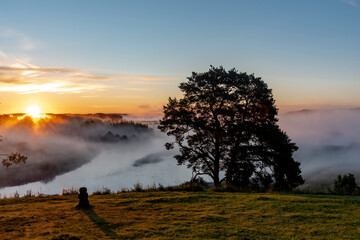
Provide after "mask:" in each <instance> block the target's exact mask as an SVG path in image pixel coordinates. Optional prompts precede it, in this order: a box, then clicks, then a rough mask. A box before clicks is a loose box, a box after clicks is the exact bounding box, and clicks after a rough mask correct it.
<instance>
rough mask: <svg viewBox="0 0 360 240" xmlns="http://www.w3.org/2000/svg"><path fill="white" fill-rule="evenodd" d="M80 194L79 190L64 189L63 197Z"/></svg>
mask: <svg viewBox="0 0 360 240" xmlns="http://www.w3.org/2000/svg"><path fill="white" fill-rule="evenodd" d="M78 194H79V190H78V189H76V188H74V187H72V188H70V189H66V188H63V190H62V195H63V196H65V195H78Z"/></svg>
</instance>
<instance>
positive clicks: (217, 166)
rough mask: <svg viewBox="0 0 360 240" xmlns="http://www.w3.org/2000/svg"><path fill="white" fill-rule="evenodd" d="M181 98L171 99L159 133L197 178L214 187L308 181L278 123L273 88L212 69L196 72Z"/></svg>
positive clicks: (257, 80) (286, 184) (245, 76)
mask: <svg viewBox="0 0 360 240" xmlns="http://www.w3.org/2000/svg"><path fill="white" fill-rule="evenodd" d="M179 88H180V90H181V91H182V92H183V94H184V95H183V97H182V98H181V99H176V98H171V97H170V98H169V102H168V104H167V105H165V106H164V117H163V119H162V120H161V121H160V125H159V129H160V130H161V131H163V132H166V133H167V134H168V135H169V136H174V141H173V142H169V143H166V145H165V146H166V148H167V149H171V148H173V147H174V144H176V145H177V146H178V147H179V150H180V153H179V154H178V155H175V158H176V159H177V161H178V164H186V165H187V166H188V167H189V168H192V170H193V172H194V174H195V175H194V177H197V176H199V175H209V176H210V177H211V178H212V179H213V181H214V185H215V186H219V185H220V184H222V183H224V182H225V183H226V184H229V185H234V186H239V187H249V186H252V187H261V188H268V187H270V186H272V187H273V188H274V189H276V190H288V189H291V188H293V187H296V186H298V185H300V184H302V183H303V182H304V180H303V178H302V177H301V175H300V174H301V171H300V163H299V162H296V161H295V160H294V159H293V157H292V154H293V153H294V152H295V151H296V150H297V149H298V148H297V146H296V145H295V143H293V142H292V141H291V139H290V138H289V137H288V136H287V135H286V133H285V132H284V131H281V130H280V128H279V126H278V125H277V122H278V119H277V118H276V115H277V113H278V110H277V108H276V106H275V100H274V99H273V95H272V90H271V89H269V88H268V86H267V84H266V83H265V82H264V81H263V80H262V79H261V78H259V77H255V76H254V75H253V74H250V75H249V74H247V73H241V72H238V71H237V70H235V69H231V70H229V71H226V70H225V69H224V68H223V67H213V66H211V68H210V69H209V71H207V72H204V73H196V72H193V73H192V75H191V77H188V81H187V82H183V83H181V84H180V86H179Z"/></svg>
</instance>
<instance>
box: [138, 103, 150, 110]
mask: <svg viewBox="0 0 360 240" xmlns="http://www.w3.org/2000/svg"><path fill="white" fill-rule="evenodd" d="M139 108H142V109H150V108H151V107H150V105H148V104H144V105H139Z"/></svg>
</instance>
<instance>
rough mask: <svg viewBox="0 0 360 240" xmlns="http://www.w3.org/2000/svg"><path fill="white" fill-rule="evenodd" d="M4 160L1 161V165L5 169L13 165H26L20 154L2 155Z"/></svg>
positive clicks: (25, 158)
mask: <svg viewBox="0 0 360 240" xmlns="http://www.w3.org/2000/svg"><path fill="white" fill-rule="evenodd" d="M4 155H5V158H3V160H2V165H3V166H4V167H6V168H9V167H10V166H11V165H13V164H20V163H26V160H27V157H26V156H24V155H21V154H20V153H18V152H16V153H11V154H3V156H4Z"/></svg>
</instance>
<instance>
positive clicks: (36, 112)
mask: <svg viewBox="0 0 360 240" xmlns="http://www.w3.org/2000/svg"><path fill="white" fill-rule="evenodd" d="M26 115H28V116H30V117H32V118H40V117H41V111H40V108H39V106H37V105H31V106H29V107H28V108H27V109H26Z"/></svg>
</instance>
